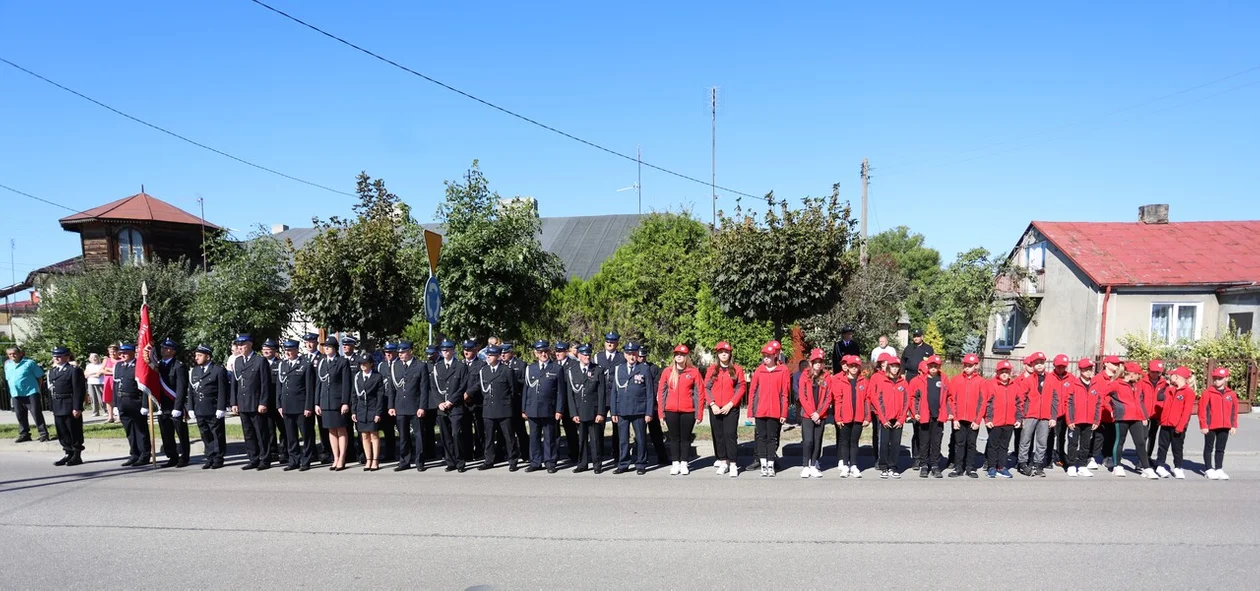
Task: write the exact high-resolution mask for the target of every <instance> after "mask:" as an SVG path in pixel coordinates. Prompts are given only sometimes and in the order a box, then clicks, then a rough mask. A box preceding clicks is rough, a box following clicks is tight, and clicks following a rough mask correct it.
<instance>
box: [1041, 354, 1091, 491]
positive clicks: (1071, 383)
mask: <svg viewBox="0 0 1260 591" xmlns="http://www.w3.org/2000/svg"><path fill="white" fill-rule="evenodd" d="M1051 365H1053V366H1054V371H1052V372H1050V374H1049V376H1048V377H1047V378H1046V388H1047V389H1048V390H1050V396H1051V398H1052V399H1053V400H1054V401H1055V409H1056V410H1055V413H1054V415H1055V416H1054V427H1053V428H1052V429H1051V432H1050V441H1049V447H1050V449H1048V450H1046V455H1047V458H1046V459H1047V460H1048V461H1047V462H1046V464H1045V466H1044V467H1045V468H1048V467H1050V465H1051V464H1053V463H1058V465H1060V466H1063V467H1064V468H1065V469H1066V468H1067V467H1068V461H1067V431H1068V428H1069V426H1070V425H1069V424H1068V422H1067V400H1068V397H1069V396H1071V393H1072V388H1074V387H1075V386H1076V384H1077V383H1078V381H1079V380H1078V379H1077V377H1076V376H1074V375H1072V374H1070V373H1068V365H1070V363H1069V360H1068V356H1067V355H1063V354H1059V355H1055V356H1054V362H1053V363H1052V364H1051ZM1091 365H1092V364H1091Z"/></svg>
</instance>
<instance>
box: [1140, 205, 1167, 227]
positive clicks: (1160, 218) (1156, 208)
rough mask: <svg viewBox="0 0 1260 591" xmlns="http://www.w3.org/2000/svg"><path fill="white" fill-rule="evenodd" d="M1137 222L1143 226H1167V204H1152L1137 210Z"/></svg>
mask: <svg viewBox="0 0 1260 591" xmlns="http://www.w3.org/2000/svg"><path fill="white" fill-rule="evenodd" d="M1138 221H1139V222H1142V223H1143V224H1167V223H1168V204H1167V203H1154V204H1151V205H1143V206H1141V207H1139V208H1138Z"/></svg>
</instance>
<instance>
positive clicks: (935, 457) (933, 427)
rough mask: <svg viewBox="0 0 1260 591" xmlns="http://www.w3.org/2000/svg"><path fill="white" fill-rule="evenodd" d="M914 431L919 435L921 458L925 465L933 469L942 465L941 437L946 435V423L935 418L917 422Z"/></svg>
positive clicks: (937, 468)
mask: <svg viewBox="0 0 1260 591" xmlns="http://www.w3.org/2000/svg"><path fill="white" fill-rule="evenodd" d="M914 432H915V434H917V435H918V436H919V445H920V447H919V459H920V460H923V465H924V466H926V467H928V468H931V469H933V470H939V469H940V467H941V437H943V436H944V435H945V424H944V423H942V422H940V421H937V420H935V419H931V420H925V421H923V422H920V423H915V425H914Z"/></svg>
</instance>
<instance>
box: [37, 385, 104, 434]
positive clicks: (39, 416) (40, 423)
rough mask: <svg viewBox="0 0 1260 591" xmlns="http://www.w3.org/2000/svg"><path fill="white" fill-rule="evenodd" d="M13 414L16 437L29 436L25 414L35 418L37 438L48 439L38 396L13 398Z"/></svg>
mask: <svg viewBox="0 0 1260 591" xmlns="http://www.w3.org/2000/svg"><path fill="white" fill-rule="evenodd" d="M13 412H14V414H16V415H17V422H18V437H30V436H31V424H30V423H29V422H28V421H29V419H28V418H27V416H26V415H27V413H30V414H31V415H32V416H34V417H35V428H36V429H38V430H39V436H40V437H48V425H46V424H45V423H44V408H43V403H41V402H40V401H39V394H35V395H32V396H14V397H13ZM119 412H120V413H121V412H122V411H119Z"/></svg>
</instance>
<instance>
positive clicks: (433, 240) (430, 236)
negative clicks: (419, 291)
mask: <svg viewBox="0 0 1260 591" xmlns="http://www.w3.org/2000/svg"><path fill="white" fill-rule="evenodd" d="M424 250H425V253H426V254H428V255H429V274H430V275H437V264H438V255H439V254H441V252H442V235H441V234H438V233H437V232H431V231H429V230H425V231H424ZM426 291H427V289H426Z"/></svg>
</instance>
